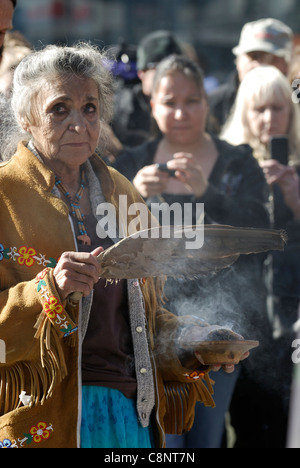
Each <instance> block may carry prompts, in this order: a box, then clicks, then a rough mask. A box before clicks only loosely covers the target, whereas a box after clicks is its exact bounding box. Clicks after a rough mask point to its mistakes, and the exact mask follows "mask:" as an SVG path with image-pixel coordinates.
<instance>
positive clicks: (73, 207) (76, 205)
mask: <svg viewBox="0 0 300 468" xmlns="http://www.w3.org/2000/svg"><path fill="white" fill-rule="evenodd" d="M80 178H81V180H80V186H79V189H78V191H77V193H76V194H75V195H74V197H73V198H72V197H71V195H70V192H68V190H66V189H65V187H64V186H63V184H62V182H61V180H60V179H59V178H58V177H57V176H55V185H56V187H57V188H58V189H59V191H60V192H61V193H62V195H63V196H64V197H65V198H66V199H67V200H68V202H69V205H70V214H71V216H72V217H73V218H74V219H76V221H77V224H78V229H79V234H80V235H79V236H77V239H78V240H79V241H80V242H81V243H82V244H84V245H91V239H90V237H89V236H88V235H87V232H86V229H85V226H84V223H83V221H84V214H83V213H82V211H81V208H80V200H81V197H82V194H83V191H84V189H85V187H86V181H85V174H84V171H83V170H82V168H80Z"/></svg>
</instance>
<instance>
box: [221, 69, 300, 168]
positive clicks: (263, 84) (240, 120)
mask: <svg viewBox="0 0 300 468" xmlns="http://www.w3.org/2000/svg"><path fill="white" fill-rule="evenodd" d="M277 96H281V97H282V96H283V97H284V99H285V100H286V102H287V103H289V105H290V112H291V119H290V125H289V131H288V134H287V136H288V138H289V143H290V160H291V161H293V162H295V163H298V164H299V162H300V136H299V129H300V108H299V104H294V103H293V101H292V88H291V85H290V83H289V81H288V79H287V78H286V77H285V76H284V75H283V74H282V73H281V72H280V71H279V70H278V69H277V68H275V67H273V66H259V67H257V68H255V69H253V70H251V71H250V72H249V73H247V75H246V76H245V78H244V79H243V81H242V83H241V84H240V87H239V91H238V94H237V97H236V102H235V105H234V108H233V110H232V113H231V115H230V116H229V119H228V121H227V123H226V124H225V126H224V128H223V130H222V132H221V138H222V139H224V140H226V141H228V142H229V143H231V144H232V145H239V144H245V143H246V144H249V145H250V146H251V147H252V148H253V152H254V155H255V156H256V157H257V158H258V159H261V158H265V157H266V156H267V155H268V153H267V150H266V148H265V146H264V145H262V143H260V141H259V140H258V138H256V137H254V136H253V135H252V133H251V132H250V128H249V122H248V119H247V105H248V102H249V100H250V99H254V101H255V102H257V103H259V105H263V104H264V103H266V102H269V101H270V100H273V99H274V97H277Z"/></svg>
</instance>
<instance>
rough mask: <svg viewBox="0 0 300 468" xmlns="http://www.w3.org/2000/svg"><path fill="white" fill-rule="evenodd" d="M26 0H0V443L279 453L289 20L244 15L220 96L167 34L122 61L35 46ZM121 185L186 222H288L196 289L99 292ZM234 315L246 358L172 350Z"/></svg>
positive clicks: (294, 240)
mask: <svg viewBox="0 0 300 468" xmlns="http://www.w3.org/2000/svg"><path fill="white" fill-rule="evenodd" d="M15 6H16V0H0V54H1V59H0V60H1V61H0V141H1V147H0V159H2V161H3V163H2V164H1V165H0V191H1V198H2V203H1V207H0V220H1V236H0V340H1V341H4V342H5V344H6V351H7V360H6V362H5V363H1V362H0V448H2V447H14V446H16V447H23V445H27V446H29V447H35V446H43V447H45V448H47V447H56V448H58V447H77V446H80V447H89V448H96V447H103V448H139V447H142V448H150V447H154V446H156V447H167V448H178V449H179V448H180V449H182V448H185V449H190V448H193V449H195V448H221V447H228V446H232V447H237V448H250V447H255V448H278V447H285V446H286V437H287V431H288V414H289V406H290V394H291V383H292V371H293V363H292V359H291V355H292V348H291V346H292V342H293V340H294V338H295V336H296V332H297V329H296V324H297V322H298V319H299V317H298V307H299V297H300V266H299V265H300V234H299V233H300V137H299V131H298V129H300V107H299V103H297V102H295V99H294V100H293V99H292V93H293V91H294V89H293V87H292V86H293V83H295V80H296V79H297V77H298V76H299V69H298V65H297V64H298V63H299V56H298V55H297V49H295V48H294V45H293V32H292V30H291V29H290V28H289V27H288V26H287V25H285V24H283V23H282V22H281V21H279V20H276V19H273V18H267V19H260V20H258V21H254V22H251V23H247V24H245V26H244V27H243V29H242V31H241V36H240V41H239V44H238V45H237V46H236V47H235V48H234V49H233V53H234V55H235V56H236V62H235V65H236V69H235V71H234V72H233V73H232V76H230V77H229V78H228V82H226V83H224V84H222V85H220V86H218V87H217V89H215V90H213V91H211V92H208V88H207V87H206V81H205V76H204V74H203V71H202V69H201V66H200V64H199V62H198V60H197V54H195V51H194V50H193V48H192V47H190V46H189V45H187V44H184V43H182V42H181V41H180V40H179V39H178V38H177V37H176V36H175V35H174V34H173V33H171V32H170V31H154V32H151V33H150V34H148V35H147V36H146V37H144V38H143V39H142V41H141V42H140V43H139V44H138V46H137V48H136V50H134V51H130V53H129V49H128V46H127V51H126V50H125V49H126V47H125V46H124V47H123V50H122V51H121V53H120V51H118V56H117V55H116V54H115V56H114V57H113V58H112V57H109V56H108V54H107V53H106V52H105V51H100V50H98V49H97V48H96V47H94V46H92V45H91V44H89V43H85V42H81V43H79V44H77V45H74V46H70V47H69V46H56V45H48V46H47V47H44V48H42V49H41V50H39V51H35V50H34V48H33V47H32V45H31V44H30V43H29V42H28V41H27V40H26V38H24V37H23V36H22V35H21V34H20V33H18V32H9V31H10V30H11V29H12V21H13V13H14V8H15ZM130 54H132V56H131V55H130ZM129 55H130V57H129ZM118 63H120V66H119V67H118ZM130 67H132V68H130ZM135 67H136V69H135ZM132 71H133V73H132ZM276 144H278V145H279V144H280V145H281V146H279V151H275V149H276V148H277V147H276ZM278 153H279V156H278ZM284 153H286V154H284ZM284 156H285V159H283V157H284ZM20 168H21V169H22V170H21V171H20ZM120 195H126V196H127V198H128V206H129V205H130V203H144V204H146V205H147V206H148V207H149V208H150V207H151V206H152V205H153V204H155V203H161V204H163V205H164V206H165V207H171V206H173V205H174V204H179V205H180V206H181V207H182V208H184V207H186V206H189V207H191V219H192V221H193V224H198V223H204V224H206V225H207V224H220V225H230V226H235V227H247V228H249V227H250V228H262V229H270V228H272V229H277V230H283V231H285V232H286V233H287V243H286V247H285V250H284V251H283V252H277V251H276V252H272V253H269V254H268V253H265V254H260V255H248V256H243V257H241V258H240V259H239V260H238V261H237V262H235V263H234V265H232V266H231V267H230V268H227V269H224V270H222V271H220V272H219V273H217V274H214V275H208V276H207V277H204V278H201V279H195V280H193V281H191V280H183V279H180V280H179V279H170V278H168V279H167V280H166V282H165V284H164V285H163V286H162V284H161V281H160V280H154V279H151V278H148V279H147V280H122V281H119V282H115V283H114V282H113V283H107V282H106V280H105V279H100V280H99V276H100V277H101V273H102V266H101V265H100V263H99V262H98V261H97V256H98V255H99V254H101V252H103V250H105V249H107V248H109V247H111V246H112V245H113V244H114V243H115V242H116V241H117V240H118V239H117V240H116V239H110V238H109V237H106V239H105V240H101V242H99V236H98V235H97V234H98V231H97V226H98V224H97V223H98V221H99V219H101V217H100V215H99V213H98V211H97V206H98V205H99V204H100V203H103V202H105V203H112V204H113V205H114V206H115V208H116V210H117V213H118V212H119V209H121V208H120V207H119V206H118V197H119V196H120ZM198 204H204V213H201V219H199V218H198V217H197V216H198V211H197V206H198ZM149 216H150V211H149ZM117 218H118V219H120V217H117ZM163 219H164V218H163V216H162V218H161V219H158V220H157V221H158V222H160V223H161V222H163ZM127 221H128V225H127V226H125V230H127V229H128V226H129V223H130V220H127ZM171 222H172V221H171ZM140 223H142V220H140ZM140 227H142V226H141V225H140ZM123 228H124V226H123ZM74 292H80V293H81V294H82V296H83V299H82V300H81V301H76V300H75V299H72V293H74ZM224 326H226V327H227V328H229V329H232V330H234V332H235V333H237V334H239V335H242V336H244V337H246V338H247V339H256V340H259V341H260V347H259V348H258V349H257V350H255V351H254V352H252V353H251V355H250V358H248V359H244V360H243V361H242V362H241V363H240V364H239V366H237V367H234V366H231V365H230V366H229V365H227V366H226V365H224V366H222V368H220V367H221V366H217V367H216V368H213V369H211V368H208V367H207V366H203V363H202V361H201V356H199V355H198V353H193V354H191V355H187V354H186V353H185V354H183V353H182V350H180V346H178V345H177V346H175V342H176V339H177V340H178V339H179V340H180V337H183V336H184V338H185V339H187V336H188V335H189V333H190V330H192V334H193V340H194V341H195V339H194V337H195V336H196V337H197V336H198V337H199V340H200V339H203V336H205V334H206V335H207V334H208V333H209V332H210V331H211V329H212V327H213V329H215V328H216V327H217V328H218V327H224ZM239 335H238V336H239ZM16 342H17V343H16ZM244 357H245V358H246V357H248V354H247V355H245V356H244ZM211 370H214V371H217V372H216V373H215V374H213V377H212V380H211V377H210V376H211V374H210V371H211ZM213 381H214V384H213ZM24 394H27V396H28V401H27V404H23V403H22V402H23V401H25V400H24V398H23V397H24ZM19 395H20V400H19ZM21 395H23V397H22V398H23V400H22V399H21ZM40 421H43V422H40ZM229 427H230V434H232V429H233V433H234V440H233V441H232V440H231V438H230V440H229V435H228V434H229V431H228V428H229Z"/></svg>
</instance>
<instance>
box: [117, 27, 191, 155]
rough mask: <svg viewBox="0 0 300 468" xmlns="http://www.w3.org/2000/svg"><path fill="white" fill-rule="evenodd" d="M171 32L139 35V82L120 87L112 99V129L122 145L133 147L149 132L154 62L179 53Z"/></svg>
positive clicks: (177, 43)
mask: <svg viewBox="0 0 300 468" xmlns="http://www.w3.org/2000/svg"><path fill="white" fill-rule="evenodd" d="M183 53H184V50H183V48H182V46H181V45H180V42H179V40H178V39H177V38H176V37H175V36H174V34H173V33H172V32H171V31H167V30H157V31H153V32H151V33H149V34H147V35H146V36H144V37H143V38H142V40H141V41H140V43H139V44H138V47H137V64H136V65H137V74H138V77H139V79H140V82H139V83H137V84H136V85H135V86H133V87H130V88H128V87H124V88H122V89H120V90H119V91H118V93H117V95H116V99H115V109H114V118H113V122H112V127H113V130H114V132H115V134H116V136H117V137H118V139H119V140H120V141H121V143H122V144H123V145H126V146H137V145H139V144H141V143H143V142H144V141H145V140H147V139H148V138H149V137H150V135H151V129H152V119H151V106H150V95H151V91H152V83H153V78H154V75H155V70H156V67H157V65H158V63H159V62H160V61H161V60H162V59H164V58H166V57H168V56H169V55H172V54H183Z"/></svg>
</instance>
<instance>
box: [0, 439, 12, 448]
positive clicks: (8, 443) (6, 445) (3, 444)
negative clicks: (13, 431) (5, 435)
mask: <svg viewBox="0 0 300 468" xmlns="http://www.w3.org/2000/svg"><path fill="white" fill-rule="evenodd" d="M11 447H12V443H11V441H10V440H9V439H4V440H3V442H1V441H0V449H2V448H11Z"/></svg>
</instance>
